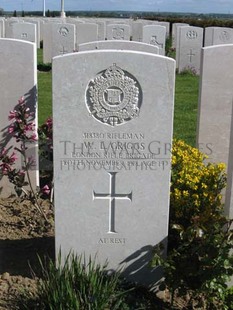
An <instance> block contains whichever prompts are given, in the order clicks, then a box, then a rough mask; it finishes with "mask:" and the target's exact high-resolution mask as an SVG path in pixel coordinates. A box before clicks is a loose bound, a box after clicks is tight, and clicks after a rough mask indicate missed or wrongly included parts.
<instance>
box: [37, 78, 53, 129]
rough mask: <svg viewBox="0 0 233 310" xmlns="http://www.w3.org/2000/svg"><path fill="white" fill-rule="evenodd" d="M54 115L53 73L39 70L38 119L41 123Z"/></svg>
mask: <svg viewBox="0 0 233 310" xmlns="http://www.w3.org/2000/svg"><path fill="white" fill-rule="evenodd" d="M49 116H52V73H51V72H38V121H39V125H41V124H43V123H44V121H45V120H46V119H47V118H48V117H49Z"/></svg>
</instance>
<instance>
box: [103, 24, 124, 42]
mask: <svg viewBox="0 0 233 310" xmlns="http://www.w3.org/2000/svg"><path fill="white" fill-rule="evenodd" d="M106 38H107V40H128V41H129V40H130V26H129V25H125V24H109V25H107V28H106Z"/></svg>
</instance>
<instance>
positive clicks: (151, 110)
mask: <svg viewBox="0 0 233 310" xmlns="http://www.w3.org/2000/svg"><path fill="white" fill-rule="evenodd" d="M142 63H143V66H141V64H142ZM158 70H159V74H158ZM174 78H175V61H174V60H172V59H170V58H166V57H162V56H158V55H153V54H149V53H148V54H147V53H140V52H132V51H106V50H105V51H89V52H80V53H75V54H73V55H65V56H64V57H56V58H54V60H53V121H54V168H55V182H54V186H55V204H56V207H55V212H56V215H55V219H56V223H55V226H56V251H57V253H58V252H59V249H61V251H62V257H64V255H66V254H68V253H69V251H70V250H71V249H72V250H73V251H75V252H76V253H78V254H83V253H85V255H86V256H87V257H89V255H91V256H92V257H93V258H94V256H95V255H97V261H98V262H100V263H102V264H103V263H104V262H105V261H106V259H107V260H108V261H109V265H108V267H109V268H110V269H117V268H119V267H123V270H124V275H125V276H126V277H127V278H128V280H133V281H137V282H140V283H143V284H147V285H150V284H154V283H156V280H158V279H160V277H161V273H160V272H161V270H160V268H155V269H153V270H151V269H149V268H148V266H147V263H149V261H150V259H151V257H152V253H153V246H154V245H156V244H158V243H160V242H165V243H166V239H167V234H168V213H169V212H168V211H169V193H170V164H169V163H170V156H171V154H170V151H169V148H170V144H171V139H172V127H173V126H172V123H173V101H174ZM64 85H65V87H64ZM67 184H69V187H68V189H67ZM65 188H66V189H65Z"/></svg>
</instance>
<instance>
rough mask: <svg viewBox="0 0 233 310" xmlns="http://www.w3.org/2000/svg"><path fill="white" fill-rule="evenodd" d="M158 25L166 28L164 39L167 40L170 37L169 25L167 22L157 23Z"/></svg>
mask: <svg viewBox="0 0 233 310" xmlns="http://www.w3.org/2000/svg"><path fill="white" fill-rule="evenodd" d="M158 25H159V26H164V27H166V38H169V36H170V23H169V22H158Z"/></svg>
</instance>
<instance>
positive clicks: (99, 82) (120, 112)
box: [86, 64, 142, 126]
mask: <svg viewBox="0 0 233 310" xmlns="http://www.w3.org/2000/svg"><path fill="white" fill-rule="evenodd" d="M141 97H142V95H141V88H140V85H139V83H138V81H137V80H136V79H135V78H134V77H133V76H132V75H130V74H129V73H127V72H126V71H123V70H122V69H121V68H120V67H118V66H116V64H113V65H112V66H111V67H109V68H108V69H107V70H105V71H102V72H101V74H100V75H98V76H97V77H96V78H94V79H92V80H91V81H90V82H89V84H88V87H87V91H86V104H87V108H88V110H89V112H90V114H91V115H92V116H93V117H94V118H95V119H96V120H98V121H100V122H102V123H103V124H106V125H110V126H116V125H121V124H124V123H126V122H128V121H130V120H132V119H134V118H136V117H138V116H139V112H140V106H141Z"/></svg>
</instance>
